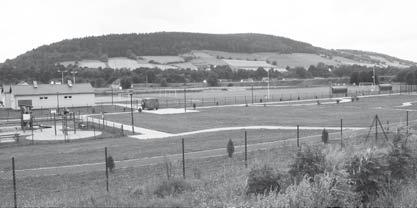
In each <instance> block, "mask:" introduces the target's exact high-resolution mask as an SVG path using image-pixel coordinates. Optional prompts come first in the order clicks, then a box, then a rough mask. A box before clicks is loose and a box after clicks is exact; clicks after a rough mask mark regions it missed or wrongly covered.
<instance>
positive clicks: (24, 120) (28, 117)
mask: <svg viewBox="0 0 417 208" xmlns="http://www.w3.org/2000/svg"><path fill="white" fill-rule="evenodd" d="M20 113H21V116H20V126H21V127H22V130H23V131H24V130H25V129H26V127H28V126H29V127H30V128H33V115H32V106H27V105H21V106H20Z"/></svg>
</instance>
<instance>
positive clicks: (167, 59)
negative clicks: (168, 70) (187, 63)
mask: <svg viewBox="0 0 417 208" xmlns="http://www.w3.org/2000/svg"><path fill="white" fill-rule="evenodd" d="M142 58H143V59H145V60H147V61H148V62H149V61H155V62H158V63H160V64H169V63H181V62H184V59H183V58H182V57H180V56H142Z"/></svg>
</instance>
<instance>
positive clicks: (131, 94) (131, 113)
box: [130, 93, 135, 134]
mask: <svg viewBox="0 0 417 208" xmlns="http://www.w3.org/2000/svg"><path fill="white" fill-rule="evenodd" d="M132 97H133V93H130V116H131V117H132V132H133V134H135V127H134V122H133V98H132Z"/></svg>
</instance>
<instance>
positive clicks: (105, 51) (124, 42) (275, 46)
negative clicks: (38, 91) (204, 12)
mask: <svg viewBox="0 0 417 208" xmlns="http://www.w3.org/2000/svg"><path fill="white" fill-rule="evenodd" d="M191 50H213V51H225V52H234V53H256V52H276V53H280V54H291V53H309V54H322V55H325V56H341V57H345V58H348V59H352V60H362V61H368V62H371V63H372V60H370V59H371V57H370V55H372V54H373V55H381V56H384V57H387V58H388V59H390V60H394V61H397V62H399V63H403V64H405V65H414V64H415V63H413V62H411V61H406V60H402V59H397V58H395V57H391V56H387V55H382V54H376V53H368V52H361V51H351V50H340V51H339V50H327V49H323V48H319V47H315V46H312V45H311V44H308V43H304V42H300V41H295V40H291V39H289V38H284V37H279V36H273V35H264V34H253V33H246V34H204V33H185V32H158V33H146V34H110V35H103V36H96V37H85V38H75V39H71V40H63V41H60V42H57V43H52V44H50V45H44V46H41V47H39V48H36V49H33V50H31V51H28V52H26V53H24V54H22V55H19V56H18V57H16V58H15V59H12V60H7V61H6V62H5V64H6V65H9V66H10V67H13V68H15V69H17V70H25V69H29V68H32V69H35V70H36V69H39V68H42V67H47V66H48V65H50V64H55V63H58V62H63V61H77V60H78V61H79V60H82V59H95V60H102V61H106V60H107V58H109V57H128V58H132V59H135V58H137V57H138V56H162V55H179V54H183V53H187V52H190V51H191ZM373 61H374V62H377V60H376V59H374V60H373Z"/></svg>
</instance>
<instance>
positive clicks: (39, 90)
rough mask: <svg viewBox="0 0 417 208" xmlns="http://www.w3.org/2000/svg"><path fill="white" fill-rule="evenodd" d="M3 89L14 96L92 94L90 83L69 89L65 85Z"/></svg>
mask: <svg viewBox="0 0 417 208" xmlns="http://www.w3.org/2000/svg"><path fill="white" fill-rule="evenodd" d="M3 88H4V91H6V92H9V91H10V88H11V93H12V94H13V95H15V96H23V95H55V94H57V93H59V94H91V93H94V89H93V87H92V86H91V84H90V83H80V84H73V85H72V86H71V87H70V86H69V85H67V84H38V86H37V87H34V86H33V85H10V86H4V87H3Z"/></svg>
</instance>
